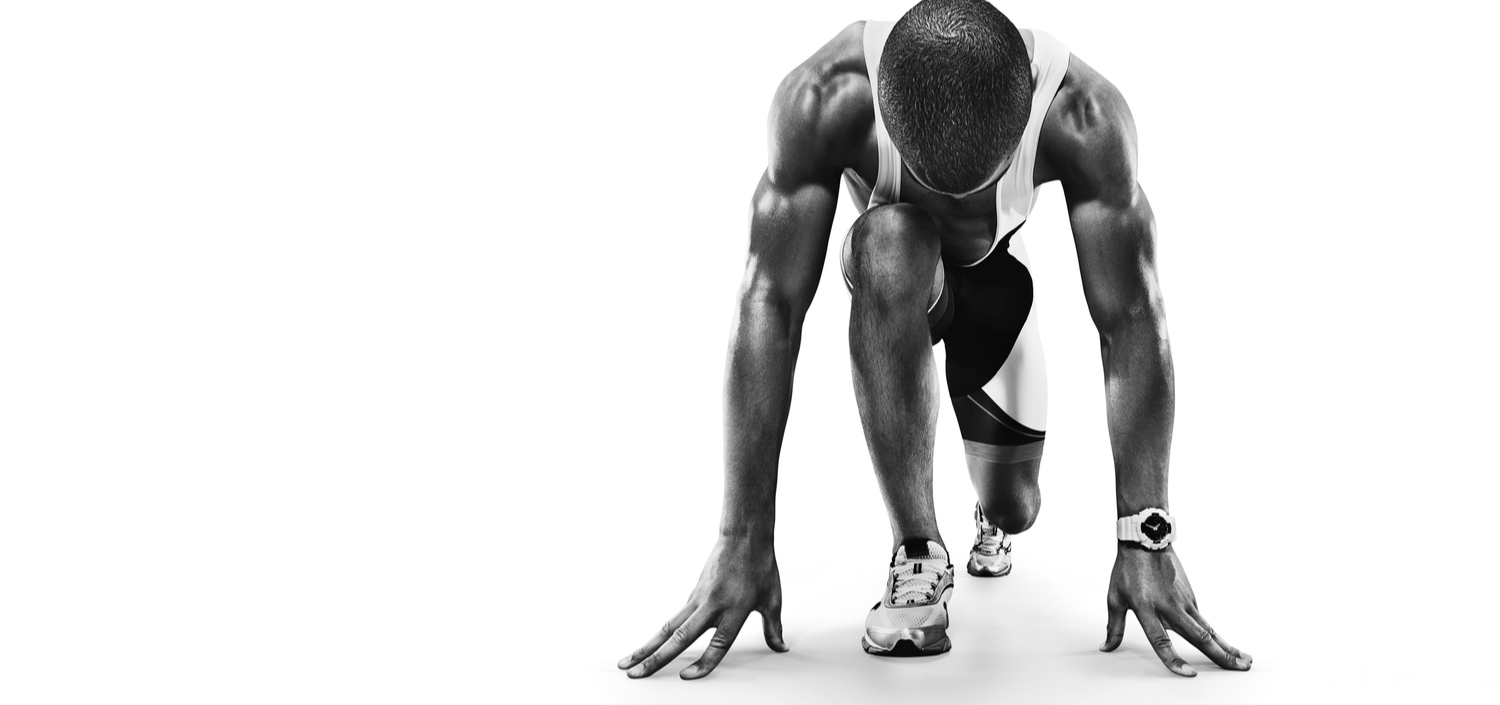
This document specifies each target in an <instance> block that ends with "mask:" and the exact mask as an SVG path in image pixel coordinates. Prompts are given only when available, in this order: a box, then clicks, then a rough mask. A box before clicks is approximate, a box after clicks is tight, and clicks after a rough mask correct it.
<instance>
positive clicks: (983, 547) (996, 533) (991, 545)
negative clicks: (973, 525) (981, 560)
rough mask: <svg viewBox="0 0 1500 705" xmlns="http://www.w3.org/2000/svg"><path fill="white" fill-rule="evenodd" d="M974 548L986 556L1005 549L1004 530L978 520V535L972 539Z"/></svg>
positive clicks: (994, 554) (997, 553) (996, 553)
mask: <svg viewBox="0 0 1500 705" xmlns="http://www.w3.org/2000/svg"><path fill="white" fill-rule="evenodd" d="M974 550H976V551H978V552H980V553H983V554H985V555H987V556H996V555H999V554H1000V552H1001V551H1004V550H1005V532H1004V531H1001V530H999V529H997V528H995V527H993V526H990V524H989V522H980V524H979V536H977V537H976V538H975V539H974Z"/></svg>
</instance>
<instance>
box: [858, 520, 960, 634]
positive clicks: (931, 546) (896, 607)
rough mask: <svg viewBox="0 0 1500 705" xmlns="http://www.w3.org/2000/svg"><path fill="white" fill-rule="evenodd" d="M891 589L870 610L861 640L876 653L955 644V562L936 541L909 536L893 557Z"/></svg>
mask: <svg viewBox="0 0 1500 705" xmlns="http://www.w3.org/2000/svg"><path fill="white" fill-rule="evenodd" d="M885 588H886V589H885V595H883V596H882V597H881V598H880V602H877V603H875V606H874V607H871V608H870V613H869V614H868V615H866V616H865V636H864V638H863V639H861V640H860V645H861V646H863V647H864V649H865V651H866V652H867V653H870V654H874V655H876V656H930V655H933V654H941V653H943V652H945V651H947V650H948V649H950V648H952V644H951V643H950V642H949V641H948V598H949V597H951V596H952V595H953V564H952V563H950V562H948V552H947V551H946V550H944V549H943V547H942V546H941V545H939V544H938V543H937V542H936V541H927V540H925V539H916V540H911V541H906V542H903V543H902V544H901V546H900V547H898V548H897V549H896V555H895V557H893V558H891V575H890V578H889V579H887V580H886V586H885Z"/></svg>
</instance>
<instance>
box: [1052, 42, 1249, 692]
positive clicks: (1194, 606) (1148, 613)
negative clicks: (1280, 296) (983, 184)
mask: <svg viewBox="0 0 1500 705" xmlns="http://www.w3.org/2000/svg"><path fill="white" fill-rule="evenodd" d="M1075 69H1076V72H1075ZM1067 81H1068V82H1071V84H1072V85H1071V86H1070V85H1068V83H1067V82H1065V83H1064V87H1065V89H1066V92H1065V93H1064V92H1059V95H1058V99H1057V100H1054V105H1053V108H1052V109H1051V110H1049V116H1048V120H1049V122H1051V123H1052V124H1051V125H1050V128H1051V137H1052V138H1053V140H1052V144H1053V145H1055V149H1054V151H1055V155H1054V156H1055V158H1056V163H1057V164H1059V165H1060V168H1059V172H1060V176H1061V178H1062V182H1063V191H1064V193H1065V194H1066V196H1067V201H1068V217H1069V219H1070V220H1071V222H1072V226H1073V238H1074V240H1075V241H1076V243H1077V245H1078V266H1079V268H1080V270H1081V271H1082V274H1083V291H1084V298H1085V300H1087V302H1088V307H1089V315H1090V316H1092V317H1093V319H1094V326H1095V327H1096V328H1098V329H1099V348H1100V353H1101V355H1102V356H1103V359H1104V388H1105V399H1106V403H1107V407H1108V414H1109V440H1110V446H1111V447H1112V448H1113V450H1114V464H1115V507H1116V510H1117V512H1118V514H1119V516H1126V515H1129V514H1135V513H1137V512H1139V511H1140V510H1142V509H1146V508H1148V507H1159V508H1162V509H1167V508H1168V507H1167V461H1168V455H1169V453H1170V451H1171V446H1172V416H1173V411H1174V407H1175V400H1174V398H1173V388H1172V386H1173V380H1172V351H1171V347H1170V346H1169V344H1168V342H1167V320H1166V314H1165V312H1164V311H1163V309H1162V297H1161V289H1160V287H1159V286H1158V285H1157V281H1156V220H1155V218H1154V217H1153V216H1152V214H1151V204H1150V203H1148V202H1147V201H1146V194H1145V192H1143V191H1142V190H1141V187H1140V184H1138V183H1137V182H1136V141H1135V123H1134V121H1133V120H1132V119H1131V116H1130V109H1129V108H1128V107H1127V106H1126V105H1125V100H1124V98H1122V97H1121V96H1120V93H1119V91H1117V90H1115V87H1114V86H1112V85H1110V83H1109V82H1108V81H1106V80H1104V78H1103V77H1102V76H1100V75H1099V74H1098V73H1096V72H1094V70H1093V69H1091V68H1089V66H1088V65H1087V64H1084V63H1083V62H1082V61H1079V60H1078V59H1077V57H1073V58H1072V60H1071V61H1070V62H1069V66H1068V79H1067ZM1053 110H1055V111H1056V117H1057V119H1056V120H1055V121H1054V120H1053V112H1052V111H1053ZM1046 130H1047V127H1044V134H1045V132H1046ZM1044 139H1045V137H1044ZM1107 604H1108V607H1109V622H1108V625H1107V626H1106V627H1105V640H1104V645H1103V646H1101V647H1100V649H1101V650H1104V651H1111V650H1113V649H1115V648H1116V647H1118V646H1119V645H1120V643H1121V641H1122V640H1123V638H1124V635H1125V613H1126V611H1127V610H1129V611H1134V612H1135V615H1136V620H1137V621H1138V622H1139V623H1140V625H1141V630H1142V631H1144V632H1145V634H1146V637H1147V638H1148V639H1149V640H1150V642H1151V646H1152V648H1153V649H1155V651H1156V655H1157V657H1158V658H1160V659H1161V661H1162V663H1163V664H1164V665H1166V667H1167V668H1168V670H1171V671H1172V672H1173V673H1176V674H1178V675H1181V676H1194V675H1197V670H1196V669H1194V668H1193V667H1192V666H1191V665H1189V664H1188V663H1187V662H1186V661H1184V660H1183V659H1182V658H1181V657H1179V656H1178V655H1177V652H1176V650H1175V649H1174V648H1173V646H1172V639H1171V638H1170V637H1169V636H1167V630H1169V629H1170V630H1172V631H1175V632H1177V633H1178V634H1179V635H1181V636H1182V637H1183V638H1184V639H1186V640H1187V641H1188V642H1189V643H1191V644H1192V645H1193V646H1194V647H1195V648H1197V649H1198V650H1199V651H1201V652H1203V654H1204V655H1205V656H1207V657H1209V659H1211V660H1212V661H1213V662H1214V663H1215V664H1217V665H1218V666H1219V667H1220V668H1225V669H1229V670H1235V671H1245V670H1249V668H1250V664H1251V661H1252V659H1251V658H1250V655H1249V654H1246V653H1244V652H1241V651H1239V650H1238V649H1235V648H1234V647H1232V646H1230V645H1229V643H1228V642H1226V641H1225V640H1224V638H1223V637H1222V636H1220V635H1219V634H1218V633H1217V632H1215V631H1214V630H1213V629H1212V628H1211V627H1209V626H1208V621H1207V620H1206V619H1204V617H1203V614H1202V613H1201V612H1200V611H1199V610H1198V598H1197V596H1196V595H1194V593H1193V587H1192V585H1191V584H1190V583H1189V582H1188V579H1187V573H1186V571H1184V570H1183V568H1182V563H1181V561H1180V560H1179V559H1178V556H1177V553H1176V551H1175V550H1174V549H1173V548H1172V547H1170V546H1169V547H1167V548H1166V549H1164V550H1161V551H1147V550H1145V549H1143V548H1141V547H1140V546H1136V545H1131V544H1127V543H1125V542H1121V543H1120V544H1119V546H1118V549H1117V551H1116V554H1115V566H1114V571H1113V572H1112V573H1111V574H1110V589H1109V595H1108V600H1107Z"/></svg>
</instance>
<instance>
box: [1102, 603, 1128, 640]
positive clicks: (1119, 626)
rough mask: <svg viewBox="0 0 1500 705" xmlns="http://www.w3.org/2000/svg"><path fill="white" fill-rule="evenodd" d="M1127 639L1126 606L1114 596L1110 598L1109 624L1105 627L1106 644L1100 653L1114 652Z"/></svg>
mask: <svg viewBox="0 0 1500 705" xmlns="http://www.w3.org/2000/svg"><path fill="white" fill-rule="evenodd" d="M1124 639H1125V605H1124V604H1122V603H1121V602H1120V601H1119V600H1118V599H1116V598H1115V596H1114V595H1110V596H1109V624H1107V625H1105V627H1104V643H1103V644H1101V645H1100V646H1099V650H1100V651H1114V650H1115V649H1117V648H1119V646H1120V642H1121V641H1123V640H1124Z"/></svg>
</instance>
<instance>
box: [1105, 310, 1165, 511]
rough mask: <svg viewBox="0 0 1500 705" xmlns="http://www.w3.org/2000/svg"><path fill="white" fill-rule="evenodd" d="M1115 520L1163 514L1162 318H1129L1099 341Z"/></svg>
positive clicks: (1149, 316) (1157, 316)
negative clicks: (1154, 510) (1153, 509)
mask: <svg viewBox="0 0 1500 705" xmlns="http://www.w3.org/2000/svg"><path fill="white" fill-rule="evenodd" d="M1101 341H1102V353H1103V356H1104V388H1105V397H1106V405H1107V407H1108V416H1109V441H1110V446H1111V448H1112V450H1113V452H1114V461H1115V508H1116V511H1118V513H1119V516H1126V515H1128V514H1135V513H1136V512H1139V511H1141V510H1142V509H1146V508H1148V507H1159V508H1162V509H1167V508H1168V506H1167V466H1168V460H1169V456H1170V455H1171V449H1172V420H1173V414H1174V412H1175V400H1174V397H1175V394H1174V391H1173V379H1172V350H1171V346H1170V344H1169V343H1168V341H1167V335H1166V325H1165V322H1164V321H1163V320H1162V317H1161V316H1160V315H1159V314H1157V315H1146V316H1141V317H1131V318H1130V319H1128V320H1127V321H1125V322H1122V323H1121V324H1120V325H1118V326H1114V327H1113V328H1112V330H1111V331H1110V332H1109V333H1108V334H1105V335H1102V336H1101Z"/></svg>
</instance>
